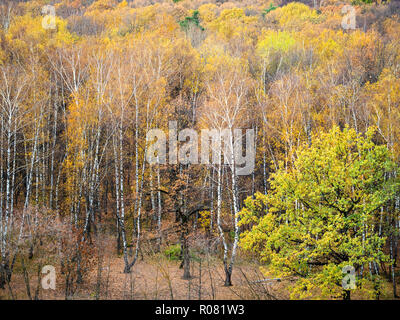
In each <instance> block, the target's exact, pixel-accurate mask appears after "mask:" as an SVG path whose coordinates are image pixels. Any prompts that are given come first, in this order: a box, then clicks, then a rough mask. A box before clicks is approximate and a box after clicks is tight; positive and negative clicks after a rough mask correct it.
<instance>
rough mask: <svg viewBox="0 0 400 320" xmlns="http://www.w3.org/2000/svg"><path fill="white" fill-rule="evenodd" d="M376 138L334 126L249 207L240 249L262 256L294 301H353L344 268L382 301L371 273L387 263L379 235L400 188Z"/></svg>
mask: <svg viewBox="0 0 400 320" xmlns="http://www.w3.org/2000/svg"><path fill="white" fill-rule="evenodd" d="M374 132H375V131H374V130H373V129H369V130H368V131H367V132H366V134H364V135H362V134H357V133H356V132H355V131H354V130H353V129H349V128H345V129H344V130H340V129H339V128H338V127H334V128H333V129H332V130H331V131H330V132H328V133H321V134H320V135H316V136H314V137H313V139H312V144H311V145H304V146H302V147H300V148H299V149H298V150H297V152H296V153H297V157H296V160H295V161H294V164H293V166H292V167H290V168H285V167H283V166H281V168H280V169H278V170H277V171H276V172H275V173H274V174H272V176H271V178H270V181H269V183H270V184H271V191H270V192H269V194H268V195H264V194H261V193H257V194H255V196H253V197H249V198H248V199H247V200H246V201H245V207H244V209H243V210H242V211H241V213H240V215H241V222H240V223H241V225H248V226H249V228H247V231H244V232H243V234H242V237H241V246H242V247H243V248H244V249H247V250H251V251H256V252H258V253H259V255H260V257H261V261H263V262H266V263H268V265H269V267H268V272H272V273H273V274H274V275H276V276H278V277H283V278H285V277H287V278H289V279H291V280H292V282H293V283H294V285H293V286H291V290H292V291H291V297H293V298H309V297H333V298H337V297H340V296H342V297H343V298H344V299H350V290H349V287H350V286H347V285H344V288H345V289H344V288H343V286H342V280H343V278H345V280H347V279H346V277H347V278H348V279H350V278H349V277H351V276H352V275H346V274H344V273H343V268H344V267H346V266H350V267H347V268H349V269H348V270H350V269H352V268H354V269H353V270H354V279H356V284H357V288H358V289H362V290H367V291H369V292H371V293H375V295H379V291H380V288H379V286H380V280H379V275H378V274H377V275H373V276H371V273H370V272H368V271H367V269H366V267H368V266H369V265H371V264H374V263H380V262H383V261H388V257H387V255H386V254H385V253H384V250H383V249H384V248H383V246H384V243H385V239H384V238H383V237H382V236H379V233H378V232H377V230H378V228H379V221H380V220H379V217H380V215H383V214H385V208H386V206H387V205H388V204H389V203H390V202H391V201H392V200H393V198H394V195H395V192H396V189H397V186H398V184H397V182H395V181H394V180H393V179H390V178H389V177H391V176H393V175H392V173H393V172H394V170H395V166H394V163H393V161H392V160H391V154H390V152H389V151H388V149H387V147H386V146H384V145H377V144H375V143H374V141H373V136H374ZM381 220H382V219H381ZM265 270H267V269H264V271H265ZM345 270H346V269H345ZM368 278H369V279H368ZM350 280H351V279H350ZM371 280H373V281H371ZM346 289H347V290H346Z"/></svg>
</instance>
